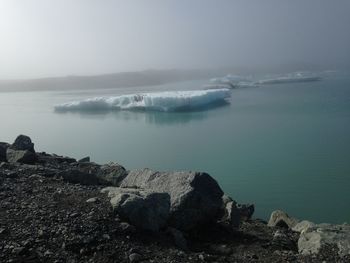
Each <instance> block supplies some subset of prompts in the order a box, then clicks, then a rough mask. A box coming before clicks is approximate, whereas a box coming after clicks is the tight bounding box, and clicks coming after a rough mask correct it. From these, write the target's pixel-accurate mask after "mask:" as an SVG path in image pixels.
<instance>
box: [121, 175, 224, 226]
mask: <svg viewBox="0 0 350 263" xmlns="http://www.w3.org/2000/svg"><path fill="white" fill-rule="evenodd" d="M120 186H121V187H126V188H141V189H145V190H148V191H153V192H162V193H168V194H169V195H170V205H171V207H170V217H169V221H168V224H169V225H170V226H173V227H175V228H177V229H179V230H184V231H186V230H189V229H192V228H194V227H196V226H199V225H201V224H207V223H210V222H213V221H216V220H217V219H218V218H219V216H220V212H221V209H222V199H221V197H222V195H223V192H222V190H221V188H220V187H219V185H218V184H217V182H216V181H215V180H214V179H213V178H212V177H211V176H210V175H208V174H206V173H199V172H156V171H153V170H151V169H142V170H134V171H131V172H130V173H129V174H128V175H127V176H126V177H125V179H124V180H123V181H122V182H121V184H120Z"/></svg>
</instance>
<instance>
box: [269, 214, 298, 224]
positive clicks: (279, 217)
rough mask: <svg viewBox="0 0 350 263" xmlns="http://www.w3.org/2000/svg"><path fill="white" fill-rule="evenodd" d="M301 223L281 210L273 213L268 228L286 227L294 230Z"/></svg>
mask: <svg viewBox="0 0 350 263" xmlns="http://www.w3.org/2000/svg"><path fill="white" fill-rule="evenodd" d="M298 223H299V220H298V219H296V218H293V217H290V216H289V215H288V214H287V213H286V212H283V211H281V210H275V211H273V212H272V213H271V216H270V220H269V222H268V224H267V225H268V226H270V227H275V226H278V227H285V228H293V227H294V226H295V225H296V224H298Z"/></svg>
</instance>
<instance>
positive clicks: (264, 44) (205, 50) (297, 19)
mask: <svg viewBox="0 0 350 263" xmlns="http://www.w3.org/2000/svg"><path fill="white" fill-rule="evenodd" d="M349 10H350V2H348V1H343V0H339V1H336V2H330V1H323V0H322V1H307V2H305V1H293V2H280V1H273V0H271V1H264V3H262V2H261V1H260V2H259V1H251V2H249V3H247V2H246V1H220V2H219V3H218V2H217V1H187V2H186V3H183V2H168V1H167V2H166V1H147V2H146V1H137V2H136V1H128V2H121V1H104V2H103V3H101V2H99V1H94V0H89V1H80V0H79V1H74V2H72V1H42V0H37V1H20V0H14V1H2V2H1V3H0V33H1V36H2V43H1V46H0V57H1V60H0V79H1V80H3V79H7V80H8V79H33V78H34V79H36V78H47V77H61V76H93V75H101V74H113V73H117V72H139V71H144V70H150V69H155V70H169V69H180V70H191V69H205V70H217V69H230V68H231V69H244V70H246V71H248V70H249V69H251V70H252V71H254V70H261V69H264V70H265V71H266V69H271V71H273V69H276V70H278V69H279V67H282V69H283V68H286V70H285V71H287V69H288V68H290V69H292V70H299V69H298V68H297V67H295V66H289V65H308V66H307V67H306V68H307V69H312V68H315V69H316V70H317V69H320V68H321V69H348V68H350V52H348V47H349V46H350V33H349V30H348V25H349V24H350V17H349V16H348V13H349ZM302 69H303V67H300V70H302ZM227 73H230V72H227ZM232 73H235V72H232Z"/></svg>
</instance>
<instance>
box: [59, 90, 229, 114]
mask: <svg viewBox="0 0 350 263" xmlns="http://www.w3.org/2000/svg"><path fill="white" fill-rule="evenodd" d="M230 96H231V92H230V90H229V89H215V90H193V91H167V92H155V93H140V94H129V95H120V96H113V97H95V98H89V99H85V100H79V101H72V102H67V103H63V104H59V105H56V106H55V110H56V111H98V110H100V111H105V110H144V111H148V110H150V111H165V112H169V111H185V110H197V109H201V108H205V107H208V106H210V105H217V104H219V103H222V104H224V103H227V99H228V98H229V97H230Z"/></svg>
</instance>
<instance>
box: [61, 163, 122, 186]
mask: <svg viewBox="0 0 350 263" xmlns="http://www.w3.org/2000/svg"><path fill="white" fill-rule="evenodd" d="M126 175H127V171H126V170H125V168H124V167H123V166H121V165H119V164H116V163H110V164H105V165H99V164H96V163H89V162H84V163H78V164H77V165H76V166H73V167H69V168H68V169H66V170H65V171H62V172H60V173H59V174H58V176H62V178H63V179H64V180H66V181H67V182H71V183H79V184H84V185H113V186H118V185H119V184H120V182H121V181H122V180H123V179H124V178H125V177H126Z"/></svg>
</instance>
